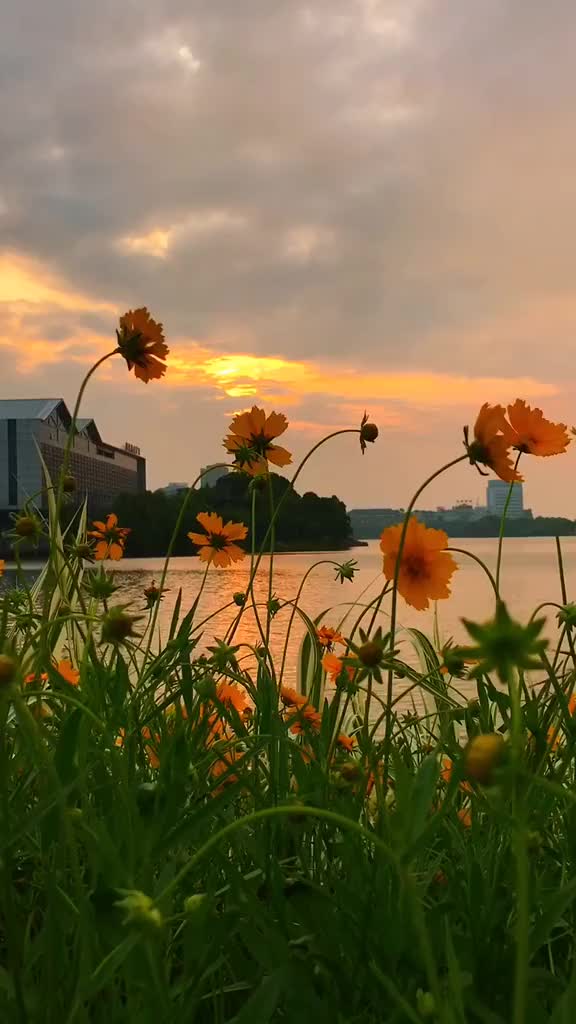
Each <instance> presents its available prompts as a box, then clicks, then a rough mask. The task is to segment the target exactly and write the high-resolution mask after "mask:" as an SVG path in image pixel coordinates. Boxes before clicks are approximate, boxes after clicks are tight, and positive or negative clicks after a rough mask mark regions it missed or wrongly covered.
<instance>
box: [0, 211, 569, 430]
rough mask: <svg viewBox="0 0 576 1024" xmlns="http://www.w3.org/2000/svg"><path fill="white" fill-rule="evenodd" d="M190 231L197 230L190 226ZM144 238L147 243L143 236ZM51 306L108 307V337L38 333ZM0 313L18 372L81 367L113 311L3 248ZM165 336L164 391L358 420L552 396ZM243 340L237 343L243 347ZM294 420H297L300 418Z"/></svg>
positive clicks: (516, 380)
mask: <svg viewBox="0 0 576 1024" xmlns="http://www.w3.org/2000/svg"><path fill="white" fill-rule="evenodd" d="M227 224H228V221H227V220H226V217H225V216H224V214H223V213H222V212H221V211H220V215H219V217H216V214H215V213H214V214H213V216H212V219H210V218H208V219H207V220H206V221H205V222H202V224H201V228H202V230H208V229H210V230H214V229H218V230H220V229H221V228H222V227H224V226H225V225H227ZM188 228H189V229H190V225H188ZM195 228H196V230H199V226H198V224H195ZM160 234H161V233H160ZM156 235H158V233H157V232H156ZM143 238H144V236H143ZM163 238H164V236H162V237H160V235H158V237H155V239H154V241H155V242H156V243H157V244H158V245H160V246H162V245H163ZM147 240H148V241H150V244H152V241H151V238H150V236H147ZM55 311H56V312H58V311H64V312H65V313H66V314H67V316H70V315H71V316H72V320H73V319H74V316H73V315H74V313H78V314H80V313H84V312H86V311H91V312H94V311H96V312H106V313H109V314H110V334H109V336H107V337H105V336H102V335H98V334H96V333H95V332H94V331H91V330H88V329H86V328H83V327H82V326H80V325H78V326H76V324H74V325H73V330H71V331H70V335H69V337H68V338H66V339H63V340H49V339H47V338H43V337H42V336H41V327H39V326H38V324H39V323H40V324H41V322H42V315H43V314H45V315H46V316H47V317H48V316H49V315H52V314H53V313H54V312H55ZM0 312H1V313H2V314H3V318H2V322H3V327H2V328H1V330H0V347H3V348H5V349H9V350H11V351H12V352H13V353H14V356H15V363H16V370H17V371H18V372H20V373H30V372H31V371H33V370H36V369H38V367H41V366H43V365H50V364H57V363H59V362H63V361H64V360H65V361H67V362H70V361H72V362H78V363H82V364H89V363H90V362H91V361H93V360H95V359H96V358H98V356H99V355H101V354H102V353H103V352H105V351H106V349H107V348H109V347H110V343H111V341H112V340H113V338H114V333H113V332H114V327H115V322H116V317H117V315H118V312H119V308H118V307H117V306H116V305H114V304H113V303H109V302H100V301H95V300H94V299H93V298H92V297H91V296H87V295H84V294H82V293H80V292H77V291H74V290H73V289H71V288H70V287H69V286H68V285H67V284H66V283H65V282H63V281H61V280H59V279H58V278H56V277H55V276H54V275H52V274H50V273H49V272H48V271H47V270H46V268H44V267H42V266H41V265H40V264H38V263H34V262H33V261H30V260H25V259H22V258H21V257H19V256H16V255H14V254H11V253H3V254H2V253H0ZM169 342H170V348H171V353H170V359H169V374H168V375H167V378H166V382H165V383H163V385H162V386H163V388H164V389H166V388H170V387H171V388H175V389H180V388H198V387H201V388H204V389H206V388H212V389H214V392H215V397H222V398H224V397H227V398H234V399H239V400H241V401H242V404H243V405H249V404H251V403H252V402H253V401H255V400H261V401H266V402H269V403H272V402H275V403H277V404H282V405H284V406H290V405H291V406H298V405H299V404H300V403H301V402H302V400H304V399H306V398H312V397H314V396H328V397H329V398H330V399H331V401H332V405H333V407H338V406H339V407H340V408H341V409H342V408H346V410H347V411H349V412H350V414H351V415H353V417H354V418H358V416H359V415H361V413H362V410H363V408H365V407H369V406H370V405H371V406H372V408H373V409H374V407H375V406H378V405H379V404H380V403H384V402H394V403H400V404H403V405H405V406H406V408H407V409H409V410H412V411H413V410H415V409H419V408H423V409H433V408H435V409H442V408H458V407H462V406H469V407H470V406H471V407H472V408H474V407H475V406H478V405H480V404H481V403H482V402H484V401H490V402H507V401H511V400H512V399H514V398H515V397H516V396H517V395H520V396H522V397H525V398H528V399H532V398H535V397H538V398H541V397H547V396H552V395H556V394H558V389H557V388H556V387H555V386H554V385H552V384H550V383H545V382H542V381H539V380H537V379H535V378H533V377H525V376H518V377H513V378H507V377H498V376H484V377H473V376H466V375H463V374H451V373H433V372H429V371H422V370H420V371H419V370H404V371H403V370H397V371H384V370H380V369H378V367H377V366H374V367H373V368H372V369H371V371H370V372H366V371H363V370H362V369H361V367H359V366H357V365H354V366H351V365H350V363H347V362H345V361H344V360H341V361H333V360H330V361H327V360H324V361H323V360H320V359H317V360H297V359H288V358H284V357H281V356H257V355H254V354H252V353H250V352H249V351H245V352H220V353H215V351H214V348H213V347H211V345H210V343H209V342H198V341H193V340H192V341H191V340H188V339H174V340H171V339H169ZM236 343H238V339H236ZM248 343H249V342H248V341H247V340H246V339H244V344H248ZM107 373H108V375H109V376H110V378H111V379H112V380H115V379H117V378H116V374H115V371H114V369H113V368H112V367H108V369H107ZM381 414H382V416H384V417H386V418H387V419H388V422H389V423H390V425H394V424H396V425H400V424H401V423H402V422H403V416H401V418H400V419H398V416H399V415H400V413H399V412H398V411H397V410H396V409H395V410H394V411H391V412H388V413H387V411H386V410H385V409H384V408H382V409H381ZM390 417H391V419H390ZM300 422H301V423H302V424H304V423H307V420H306V419H302V421H300ZM302 429H304V426H302Z"/></svg>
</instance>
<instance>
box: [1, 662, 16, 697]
mask: <svg viewBox="0 0 576 1024" xmlns="http://www.w3.org/2000/svg"><path fill="white" fill-rule="evenodd" d="M17 668H18V666H17V664H16V661H15V660H14V658H11V657H10V655H9V654H0V690H2V689H4V687H7V686H10V683H13V682H14V679H15V678H16V671H17Z"/></svg>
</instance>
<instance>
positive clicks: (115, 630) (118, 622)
mask: <svg viewBox="0 0 576 1024" xmlns="http://www.w3.org/2000/svg"><path fill="white" fill-rule="evenodd" d="M135 622H136V619H135V617H134V616H133V615H127V614H126V612H125V611H124V609H123V608H111V609H110V611H109V612H108V614H107V615H105V616H104V618H103V620H102V634H101V638H102V643H104V644H120V643H122V642H123V641H124V640H127V639H128V637H130V636H134V635H135V634H134V630H133V628H132V627H133V625H134V623H135Z"/></svg>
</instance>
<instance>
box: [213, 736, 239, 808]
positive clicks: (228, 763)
mask: <svg viewBox="0 0 576 1024" xmlns="http://www.w3.org/2000/svg"><path fill="white" fill-rule="evenodd" d="M241 760H242V755H240V754H238V753H237V751H236V750H235V749H234V748H233V747H230V748H229V749H228V750H225V751H224V752H223V753H222V754H221V755H220V757H219V758H218V759H217V760H216V761H214V763H213V764H212V765H211V767H210V774H211V776H212V777H213V778H214V779H222V782H221V783H220V785H219V786H216V788H215V789H214V790H213V792H212V795H213V796H219V794H220V793H222V792H223V790H224V789H225V787H226V786H231V785H233V784H234V783H235V782H238V776H237V775H235V774H234V773H233V772H232V773H231V772H230V769H231V768H233V767H234V766H235V765H237V764H238V762H239V761H241ZM223 776H224V778H222V777H223Z"/></svg>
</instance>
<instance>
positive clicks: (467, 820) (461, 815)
mask: <svg viewBox="0 0 576 1024" xmlns="http://www.w3.org/2000/svg"><path fill="white" fill-rule="evenodd" d="M458 819H459V821H460V824H461V825H463V826H464V828H471V827H472V812H471V810H470V808H469V807H461V808H460V810H459V811H458Z"/></svg>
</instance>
